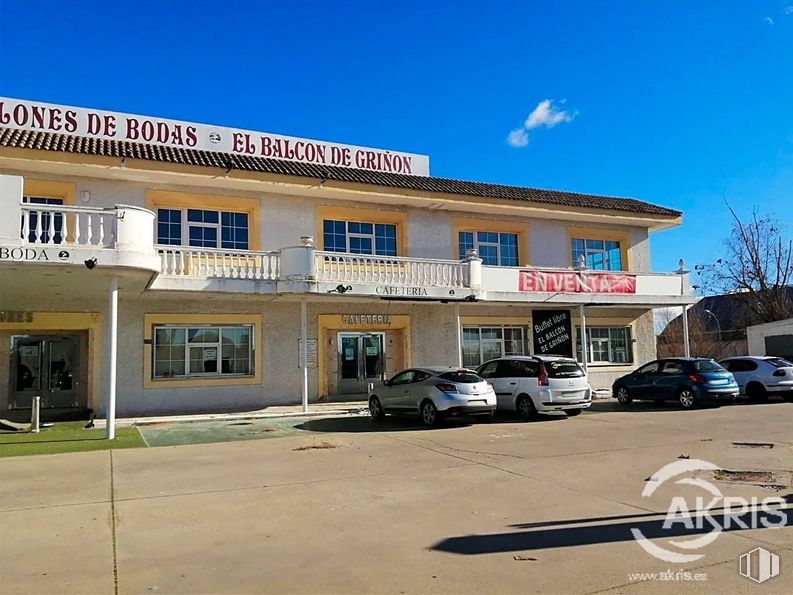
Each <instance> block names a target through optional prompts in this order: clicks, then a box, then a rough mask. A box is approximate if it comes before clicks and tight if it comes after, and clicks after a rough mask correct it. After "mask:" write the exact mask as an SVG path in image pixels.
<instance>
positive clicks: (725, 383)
mask: <svg viewBox="0 0 793 595" xmlns="http://www.w3.org/2000/svg"><path fill="white" fill-rule="evenodd" d="M611 390H612V395H613V396H614V398H615V399H617V400H618V401H619V402H620V403H622V404H623V405H628V404H629V403H631V402H632V401H672V400H675V401H677V402H678V403H680V405H681V407H683V408H684V409H691V408H692V407H694V406H695V405H696V404H697V403H700V402H703V401H716V402H720V403H733V402H735V397H737V396H738V383H737V382H735V377H734V376H733V375H732V374H731V373H730V372H728V371H727V370H725V369H724V368H722V367H721V366H720V365H719V364H718V363H716V362H715V361H714V360H712V359H708V358H702V357H670V358H666V359H659V360H655V361H654V362H650V363H649V364H645V365H643V366H642V367H641V368H639V369H638V370H635V371H634V372H632V373H630V374H628V375H627V376H622V377H621V378H617V380H615V381H614V385H613V386H612V389H611Z"/></svg>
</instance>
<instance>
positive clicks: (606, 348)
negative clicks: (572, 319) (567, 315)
mask: <svg viewBox="0 0 793 595" xmlns="http://www.w3.org/2000/svg"><path fill="white" fill-rule="evenodd" d="M586 335H587V341H586V343H587V362H588V363H590V364H630V363H633V342H632V341H631V329H630V327H629V326H617V327H607V326H592V327H590V326H588V327H587V329H586ZM576 337H577V340H576V356H577V357H578V361H582V359H583V358H582V357H581V339H580V337H581V327H580V326H579V327H576Z"/></svg>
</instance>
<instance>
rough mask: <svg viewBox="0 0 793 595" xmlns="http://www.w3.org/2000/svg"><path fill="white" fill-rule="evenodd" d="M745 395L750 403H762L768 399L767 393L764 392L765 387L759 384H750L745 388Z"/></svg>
mask: <svg viewBox="0 0 793 595" xmlns="http://www.w3.org/2000/svg"><path fill="white" fill-rule="evenodd" d="M746 395H747V396H748V397H749V398H750V399H751V400H752V401H764V400H765V399H767V398H768V391H766V390H765V386H763V385H762V384H760V383H759V382H750V383H749V385H748V386H747V387H746Z"/></svg>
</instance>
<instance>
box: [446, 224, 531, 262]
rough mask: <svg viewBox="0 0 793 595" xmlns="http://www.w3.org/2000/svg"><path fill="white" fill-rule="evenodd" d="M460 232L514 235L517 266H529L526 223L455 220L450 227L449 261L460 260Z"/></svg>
mask: <svg viewBox="0 0 793 595" xmlns="http://www.w3.org/2000/svg"><path fill="white" fill-rule="evenodd" d="M461 231H490V232H498V233H514V234H517V236H518V266H529V265H530V263H531V259H530V258H529V234H528V222H526V221H505V220H503V219H460V218H455V219H454V223H453V225H452V254H451V259H452V260H457V259H458V258H460V232H461Z"/></svg>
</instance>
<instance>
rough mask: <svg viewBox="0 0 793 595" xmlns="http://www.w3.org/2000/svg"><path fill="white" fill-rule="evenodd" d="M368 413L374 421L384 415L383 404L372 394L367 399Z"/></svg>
mask: <svg viewBox="0 0 793 595" xmlns="http://www.w3.org/2000/svg"><path fill="white" fill-rule="evenodd" d="M369 415H371V416H372V419H373V420H376V421H379V420H381V419H383V418H384V417H385V410H384V409H383V405H382V403H380V399H378V398H377V397H376V396H373V397H372V398H371V399H369Z"/></svg>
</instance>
